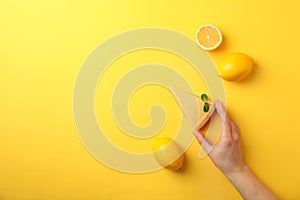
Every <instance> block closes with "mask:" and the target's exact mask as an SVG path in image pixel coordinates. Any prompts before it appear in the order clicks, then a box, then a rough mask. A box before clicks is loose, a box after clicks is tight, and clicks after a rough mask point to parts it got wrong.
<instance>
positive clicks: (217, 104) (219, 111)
mask: <svg viewBox="0 0 300 200" xmlns="http://www.w3.org/2000/svg"><path fill="white" fill-rule="evenodd" d="M214 104H215V109H216V112H217V114H219V116H220V117H221V121H222V123H223V124H224V123H225V119H226V115H227V114H226V109H225V106H224V105H223V103H222V102H221V101H219V100H215V101H214Z"/></svg>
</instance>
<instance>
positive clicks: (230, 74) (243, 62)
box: [219, 53, 254, 81]
mask: <svg viewBox="0 0 300 200" xmlns="http://www.w3.org/2000/svg"><path fill="white" fill-rule="evenodd" d="M253 63H254V61H253V59H252V58H251V57H249V56H248V55H246V54H244V53H233V54H230V55H228V56H226V57H225V58H224V59H223V60H222V61H221V62H220V64H219V72H220V76H221V77H222V78H223V79H224V80H227V81H240V80H242V79H243V78H245V77H246V76H247V75H248V74H249V73H250V72H251V70H252V67H253Z"/></svg>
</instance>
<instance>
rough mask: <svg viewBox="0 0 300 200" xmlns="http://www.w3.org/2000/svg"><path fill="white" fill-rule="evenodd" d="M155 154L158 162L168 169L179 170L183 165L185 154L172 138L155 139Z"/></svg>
mask: <svg viewBox="0 0 300 200" xmlns="http://www.w3.org/2000/svg"><path fill="white" fill-rule="evenodd" d="M153 154H154V157H155V159H156V160H157V162H158V163H159V164H160V165H161V166H163V167H165V168H167V169H171V170H179V169H181V168H182V167H183V161H184V154H183V152H182V151H181V150H180V148H179V147H178V145H177V144H176V143H175V142H174V141H173V140H172V139H171V138H168V137H161V138H156V139H154V143H153Z"/></svg>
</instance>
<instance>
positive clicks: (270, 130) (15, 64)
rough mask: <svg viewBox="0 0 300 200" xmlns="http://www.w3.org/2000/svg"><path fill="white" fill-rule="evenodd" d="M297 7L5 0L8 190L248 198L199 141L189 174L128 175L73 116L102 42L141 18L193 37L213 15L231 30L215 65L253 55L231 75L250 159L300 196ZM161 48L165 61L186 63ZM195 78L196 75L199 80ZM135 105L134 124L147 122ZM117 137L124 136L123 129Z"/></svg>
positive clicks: (30, 195)
mask: <svg viewBox="0 0 300 200" xmlns="http://www.w3.org/2000/svg"><path fill="white" fill-rule="evenodd" d="M298 8H299V3H297V1H296V0H287V1H273V2H268V1H258V0H252V1H239V0H228V1H218V0H210V1H202V0H199V1H192V0H186V1H178V0H173V1H163V0H152V1H133V0H130V1H121V0H119V1H91V0H87V1H80V0H52V1H37V0H28V1H21V0H15V1H14V0H12V1H4V0H1V2H0V27H1V29H0V67H1V73H0V87H1V90H0V94H1V96H0V116H1V119H0V120H1V121H0V199H1V200H2V199H3V200H6V199H16V200H18V199H31V200H34V199H45V200H46V199H241V197H240V196H239V194H238V192H236V190H235V189H234V187H233V186H231V184H230V183H229V181H228V180H226V178H225V177H224V176H223V175H222V173H220V172H219V171H218V170H217V169H216V168H215V167H214V166H213V164H212V163H211V162H210V160H209V159H204V160H199V159H198V158H197V153H198V150H199V145H198V144H197V143H196V141H194V143H193V144H192V145H191V147H190V148H189V149H188V151H187V152H186V157H187V163H186V166H185V170H184V171H183V172H180V173H177V172H172V171H168V170H165V169H162V170H159V171H156V172H153V173H147V174H126V173H122V172H118V171H115V170H112V169H110V168H108V167H106V166H104V165H102V164H100V163H99V162H98V161H96V160H95V159H94V158H93V157H92V156H91V155H90V154H89V153H88V152H87V151H86V150H85V148H84V146H83V145H82V144H81V142H80V139H79V137H78V135H77V132H76V129H75V125H74V123H73V116H72V92H73V86H74V82H75V79H76V75H77V73H78V71H79V69H80V66H81V64H82V62H83V61H84V59H85V58H86V57H87V56H88V54H89V53H90V52H91V51H92V50H93V49H94V48H95V47H96V46H97V45H98V44H100V43H101V42H103V41H104V40H106V39H108V38H110V37H111V36H112V35H115V34H118V33H120V32H123V31H127V30H131V29H135V28H140V27H163V28H168V29H172V30H176V31H178V32H180V33H183V34H185V35H186V36H189V37H191V38H193V37H194V33H195V31H196V29H197V27H198V26H200V25H201V24H204V23H212V24H215V25H216V26H218V27H219V28H220V29H221V31H222V33H223V36H224V41H223V44H222V46H220V48H219V49H217V50H216V51H214V52H211V53H209V54H210V56H211V57H212V59H213V60H214V61H215V62H216V63H217V62H218V61H220V59H221V58H222V57H224V56H225V55H227V54H229V53H232V52H237V51H239V52H244V53H247V54H248V55H250V56H251V57H253V58H254V60H255V61H256V67H255V70H254V72H253V73H252V74H251V75H250V77H249V78H247V79H246V80H245V81H242V82H240V83H228V82H224V84H225V89H226V97H227V98H226V99H227V108H228V110H229V112H230V114H231V116H232V117H233V119H234V120H236V122H237V123H238V125H239V126H240V129H241V134H242V142H243V148H244V156H245V161H246V163H247V164H248V166H249V167H250V168H251V169H252V170H253V171H254V173H255V174H256V175H257V176H258V177H260V179H261V180H262V181H263V182H264V183H266V184H267V185H268V186H269V187H270V188H271V189H272V190H273V191H275V193H276V194H278V195H279V196H280V197H281V198H282V199H299V198H300V192H299V185H300V173H299V169H300V161H299V154H300V148H299V140H300V136H299V131H297V130H298V129H299V127H298V126H299V122H298V121H299V120H298V119H299V117H298V113H299V112H300V106H299V105H298V102H300V95H299V83H298V82H299V77H298V76H299V74H298V73H299V66H300V62H299V50H298V48H299V45H300V40H299V35H300V28H299V26H298V24H299V23H298V20H299V19H300V14H299V9H298ZM152 54H153V55H154V54H155V56H156V57H155V56H154V57H155V58H157V59H155V61H157V62H159V59H160V60H161V62H164V61H163V60H167V61H166V62H168V61H170V62H171V63H174V65H175V63H177V62H175V60H176V59H175V58H174V60H172V58H169V59H167V58H166V57H168V56H165V55H164V54H161V55H156V54H157V53H155V52H152ZM136 58H137V59H138V60H139V61H141V62H142V61H143V60H142V59H145V60H147V58H143V57H136ZM129 60H130V59H129ZM132 60H134V59H132ZM130 62H131V61H126V62H125V63H127V64H128V65H127V67H130V66H132V65H131V64H132V63H134V62H132V63H131V64H130ZM184 69H185V68H184V65H182V67H181V70H182V71H183V72H182V73H186V74H188V73H187V72H188V71H185V70H184ZM187 70H188V69H187ZM116 73H117V72H116ZM197 80H198V78H197V77H194V78H191V80H190V81H191V82H192V83H193V86H194V87H196V88H197V87H198V86H197V85H196V81H197ZM153 89H154V88H152V89H151V88H149V90H150V91H152V90H153ZM197 90H200V87H198V89H197ZM142 96H143V95H141V96H138V94H137V96H136V97H135V98H137V99H141V98H142ZM164 98H165V99H166V98H167V97H162V100H161V101H162V102H163V101H164ZM149 102H151V98H150V100H149ZM131 106H132V105H131ZM137 106H141V104H139V105H137ZM172 106H173V107H174V109H175V104H174V105H173V104H171V105H169V107H170V108H172ZM132 107H133V108H132V109H131V111H132V115H133V118H134V119H135V120H136V122H137V123H140V124H143V123H144V124H147V120H146V119H145V118H143V116H144V114H143V113H139V112H135V109H134V106H132ZM136 110H137V109H136ZM171 112H172V111H171ZM174 113H175V114H179V111H178V109H177V110H176V109H175V110H174ZM139 116H141V118H140V119H139ZM171 122H172V121H171ZM173 122H176V118H174V119H173ZM175 126H177V125H176V124H175ZM170 129H171V128H170ZM169 134H172V133H169ZM114 137H115V138H116V136H114ZM123 138H124V137H123ZM115 142H116V143H117V144H119V145H124V144H125V146H126V144H127V141H126V139H125V138H124V140H120V139H119V140H118V139H116V140H115ZM132 144H136V145H138V142H136V141H135V143H134V142H133V143H132ZM148 144H150V143H148ZM142 151H144V150H142Z"/></svg>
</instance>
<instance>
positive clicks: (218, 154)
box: [193, 100, 246, 176]
mask: <svg viewBox="0 0 300 200" xmlns="http://www.w3.org/2000/svg"><path fill="white" fill-rule="evenodd" d="M214 104H215V108H216V110H215V112H217V113H216V114H218V115H219V116H220V118H221V121H222V133H221V136H220V141H219V142H218V143H217V144H216V145H215V146H214V147H213V150H211V151H210V152H209V154H208V156H209V157H210V159H211V160H212V162H213V163H214V164H215V166H216V167H217V168H219V169H220V170H221V171H222V172H223V173H224V174H225V175H226V176H228V175H230V174H232V173H236V172H240V171H242V170H243V169H245V168H246V166H245V164H244V161H243V156H242V151H241V144H240V135H239V128H238V126H237V125H236V124H235V122H234V121H232V120H231V119H230V118H229V116H228V115H227V113H226V109H225V107H224V105H223V104H222V103H221V102H220V101H218V100H216V101H215V102H214ZM193 134H194V135H195V137H196V138H197V140H198V142H199V144H201V146H202V147H203V149H204V150H205V151H206V152H208V151H209V150H210V149H211V148H212V145H211V144H210V143H209V142H208V141H207V140H206V139H205V137H204V135H203V134H202V133H201V132H199V131H194V133H193Z"/></svg>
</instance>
